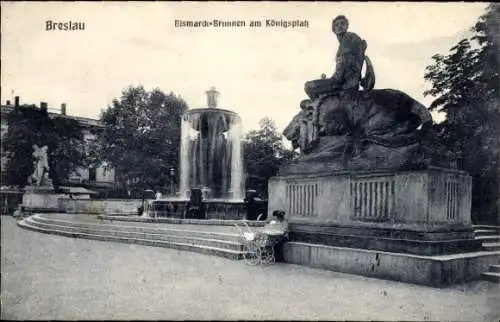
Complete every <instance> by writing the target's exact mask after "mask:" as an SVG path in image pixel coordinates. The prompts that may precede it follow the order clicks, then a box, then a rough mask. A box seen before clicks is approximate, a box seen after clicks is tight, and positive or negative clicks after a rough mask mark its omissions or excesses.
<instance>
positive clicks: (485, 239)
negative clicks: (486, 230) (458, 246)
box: [474, 235, 500, 244]
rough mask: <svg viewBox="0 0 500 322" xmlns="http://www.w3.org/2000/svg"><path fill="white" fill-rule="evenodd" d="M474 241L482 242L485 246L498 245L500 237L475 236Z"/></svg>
mask: <svg viewBox="0 0 500 322" xmlns="http://www.w3.org/2000/svg"><path fill="white" fill-rule="evenodd" d="M474 239H476V240H480V241H481V242H482V243H483V244H484V243H497V242H500V235H487V236H475V237H474Z"/></svg>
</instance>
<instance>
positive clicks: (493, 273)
mask: <svg viewBox="0 0 500 322" xmlns="http://www.w3.org/2000/svg"><path fill="white" fill-rule="evenodd" d="M481 277H482V279H484V280H486V281H489V282H493V283H500V265H490V267H489V269H488V271H487V272H484V273H482V274H481Z"/></svg>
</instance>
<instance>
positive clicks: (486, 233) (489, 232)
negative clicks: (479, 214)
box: [474, 229, 499, 236]
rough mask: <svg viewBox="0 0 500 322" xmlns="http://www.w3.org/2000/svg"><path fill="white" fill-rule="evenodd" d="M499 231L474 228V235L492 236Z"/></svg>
mask: <svg viewBox="0 0 500 322" xmlns="http://www.w3.org/2000/svg"><path fill="white" fill-rule="evenodd" d="M498 234H499V232H498V231H496V230H494V229H475V230H474V235H476V236H492V235H498Z"/></svg>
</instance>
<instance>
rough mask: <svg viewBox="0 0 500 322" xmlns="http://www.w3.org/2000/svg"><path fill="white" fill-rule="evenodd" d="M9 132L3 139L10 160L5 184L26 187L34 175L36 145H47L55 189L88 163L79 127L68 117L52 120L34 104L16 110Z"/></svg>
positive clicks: (10, 117)
mask: <svg viewBox="0 0 500 322" xmlns="http://www.w3.org/2000/svg"><path fill="white" fill-rule="evenodd" d="M7 123H8V130H7V133H6V134H5V137H4V138H2V145H3V149H4V151H5V152H6V154H7V157H8V161H7V164H6V168H7V169H5V171H3V172H2V173H3V177H2V184H3V185H9V186H17V187H20V188H22V187H24V186H26V184H27V183H28V177H29V176H30V175H31V174H32V173H33V170H34V167H33V165H34V164H33V162H34V161H35V160H34V158H33V156H32V153H33V145H34V144H37V145H38V146H44V145H47V146H48V159H49V160H48V161H49V168H50V173H49V176H50V178H51V179H52V183H53V185H54V188H55V189H56V190H57V191H58V190H59V186H60V185H61V183H63V182H64V181H65V180H67V178H68V176H69V174H70V172H71V171H73V170H75V169H77V168H78V167H80V166H84V165H85V164H86V159H85V151H84V150H85V149H84V140H83V132H82V128H81V126H80V124H79V123H78V122H77V121H75V120H72V119H69V118H66V117H58V116H55V117H53V118H52V117H50V116H49V114H48V113H47V110H44V109H39V108H36V106H34V105H30V106H20V107H16V108H15V109H14V110H13V111H12V112H11V113H9V114H8V115H7Z"/></svg>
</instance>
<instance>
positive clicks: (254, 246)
mask: <svg viewBox="0 0 500 322" xmlns="http://www.w3.org/2000/svg"><path fill="white" fill-rule="evenodd" d="M234 225H235V226H236V228H237V229H238V230H239V232H240V238H241V242H242V244H243V259H244V260H245V263H246V264H248V265H257V264H273V263H274V262H275V261H276V257H275V254H274V246H275V244H276V243H277V242H278V241H279V239H280V237H281V235H279V236H278V235H276V236H274V235H269V234H265V233H263V232H261V231H258V230H255V231H252V229H251V228H250V227H249V226H248V224H247V223H245V222H243V223H242V224H241V225H238V224H234Z"/></svg>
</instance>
